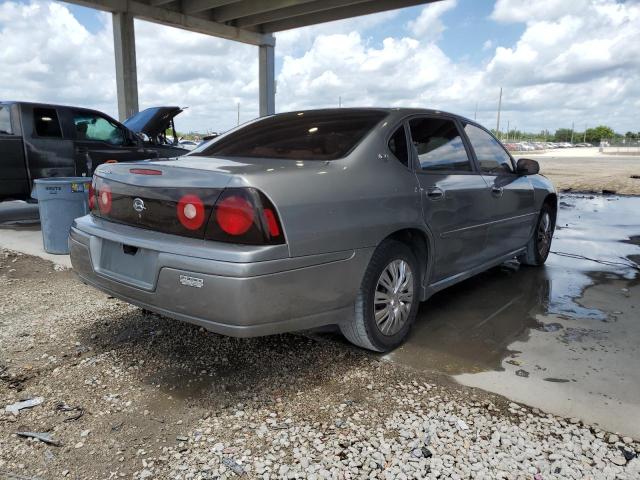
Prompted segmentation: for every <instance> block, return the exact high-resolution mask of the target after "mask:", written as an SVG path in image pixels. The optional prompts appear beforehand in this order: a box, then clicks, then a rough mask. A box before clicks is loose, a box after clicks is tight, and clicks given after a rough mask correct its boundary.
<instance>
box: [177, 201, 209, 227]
mask: <svg viewBox="0 0 640 480" xmlns="http://www.w3.org/2000/svg"><path fill="white" fill-rule="evenodd" d="M176 210H177V212H176V213H177V215H178V220H180V223H181V224H182V226H183V227H184V228H186V229H187V230H198V229H199V228H200V227H202V225H204V221H205V214H204V204H203V203H202V200H200V198H199V197H197V196H196V195H184V196H183V197H182V198H181V199H180V201H179V202H178V205H177V207H176Z"/></svg>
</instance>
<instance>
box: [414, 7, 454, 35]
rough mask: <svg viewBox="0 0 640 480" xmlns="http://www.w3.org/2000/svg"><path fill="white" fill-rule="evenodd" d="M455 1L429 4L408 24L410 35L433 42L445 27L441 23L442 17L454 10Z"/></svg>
mask: <svg viewBox="0 0 640 480" xmlns="http://www.w3.org/2000/svg"><path fill="white" fill-rule="evenodd" d="M456 4H457V0H447V1H444V2H436V3H430V4H429V5H427V6H426V7H424V8H423V9H422V11H421V12H420V15H419V16H418V18H416V19H415V20H412V21H410V22H409V24H408V27H409V30H410V31H411V33H413V34H414V35H415V36H416V37H418V38H419V39H420V40H423V41H434V40H437V39H439V38H440V36H441V35H442V32H444V30H445V26H444V24H443V23H442V19H441V18H440V17H442V15H443V14H444V13H445V12H447V11H449V10H451V9H453V8H455V7H456Z"/></svg>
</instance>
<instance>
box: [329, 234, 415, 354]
mask: <svg viewBox="0 0 640 480" xmlns="http://www.w3.org/2000/svg"><path fill="white" fill-rule="evenodd" d="M419 280H420V273H419V268H418V262H417V261H416V258H415V256H414V255H413V252H412V251H411V249H410V248H409V247H408V246H407V245H405V244H404V243H401V242H398V241H395V240H386V241H385V242H383V243H382V244H381V245H380V246H379V247H378V248H377V249H376V251H375V252H374V253H373V256H372V258H371V262H370V263H369V266H368V267H367V270H366V272H365V275H364V279H363V280H362V285H361V287H360V291H359V293H358V297H357V298H356V304H355V318H353V319H352V320H351V321H350V322H346V323H344V324H342V325H340V331H341V332H342V334H343V335H344V336H345V337H346V338H347V340H349V341H350V342H351V343H353V344H355V345H358V346H359V347H362V348H366V349H368V350H374V351H376V352H386V351H389V350H392V349H394V348H396V347H397V346H398V345H400V344H401V343H402V342H403V341H404V339H405V338H406V337H407V334H408V333H409V330H410V329H411V325H412V324H413V321H414V320H415V317H416V314H417V311H418V304H419V303H420V291H419V286H420V281H419Z"/></svg>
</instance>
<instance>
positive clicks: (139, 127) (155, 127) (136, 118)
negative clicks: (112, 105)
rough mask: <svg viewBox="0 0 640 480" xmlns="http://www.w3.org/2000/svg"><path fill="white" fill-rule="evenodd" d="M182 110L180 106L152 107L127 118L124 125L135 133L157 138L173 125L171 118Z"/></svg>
mask: <svg viewBox="0 0 640 480" xmlns="http://www.w3.org/2000/svg"><path fill="white" fill-rule="evenodd" d="M180 112H182V109H181V108H180V107H151V108H147V109H145V110H143V111H141V112H138V113H136V114H135V115H133V116H132V117H129V118H127V119H126V120H125V121H124V125H125V126H126V127H127V128H128V129H129V130H131V131H133V132H135V133H144V134H146V135H147V136H149V137H150V138H156V137H157V136H158V135H160V134H161V133H163V132H164V131H165V130H166V129H167V128H169V127H170V126H171V120H172V119H173V117H175V116H176V115H178V114H179V113H180Z"/></svg>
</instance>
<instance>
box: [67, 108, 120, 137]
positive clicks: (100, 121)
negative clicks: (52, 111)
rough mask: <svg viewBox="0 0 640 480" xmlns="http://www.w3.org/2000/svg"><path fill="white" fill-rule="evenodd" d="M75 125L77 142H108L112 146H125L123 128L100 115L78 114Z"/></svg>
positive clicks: (74, 117) (74, 121) (74, 120)
mask: <svg viewBox="0 0 640 480" xmlns="http://www.w3.org/2000/svg"><path fill="white" fill-rule="evenodd" d="M73 124H74V126H75V136H76V140H89V141H97V142H106V143H109V144H111V145H122V144H124V141H125V137H124V133H123V131H122V128H120V126H118V125H116V124H115V123H113V122H111V121H109V120H108V119H106V118H105V117H102V116H100V115H96V114H93V113H84V112H82V113H79V112H76V113H74V115H73Z"/></svg>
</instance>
